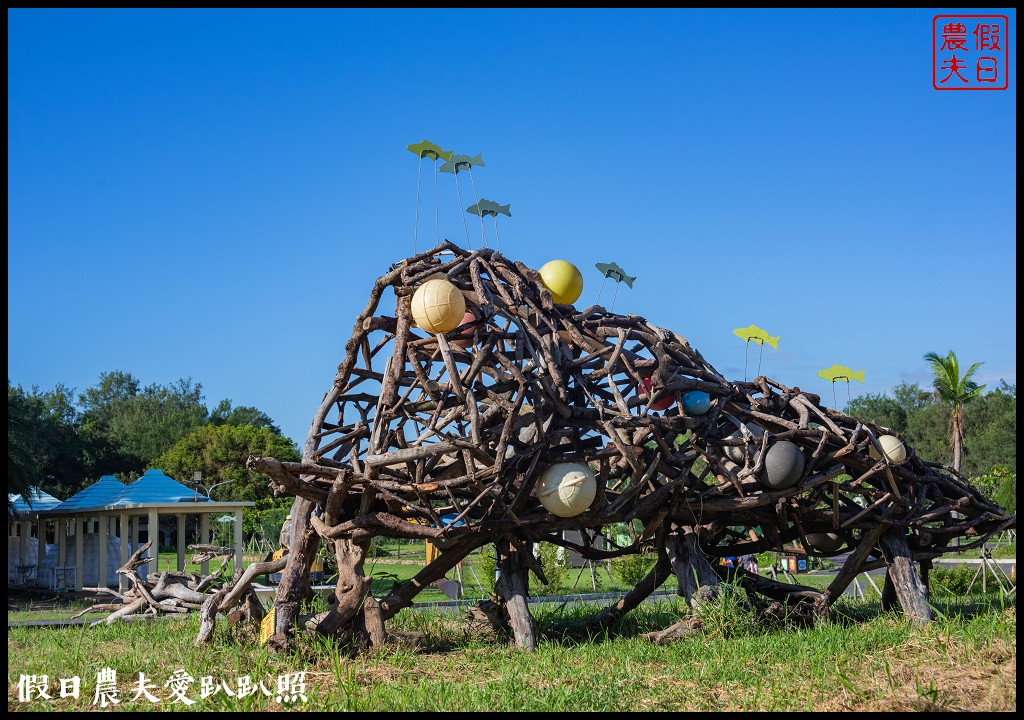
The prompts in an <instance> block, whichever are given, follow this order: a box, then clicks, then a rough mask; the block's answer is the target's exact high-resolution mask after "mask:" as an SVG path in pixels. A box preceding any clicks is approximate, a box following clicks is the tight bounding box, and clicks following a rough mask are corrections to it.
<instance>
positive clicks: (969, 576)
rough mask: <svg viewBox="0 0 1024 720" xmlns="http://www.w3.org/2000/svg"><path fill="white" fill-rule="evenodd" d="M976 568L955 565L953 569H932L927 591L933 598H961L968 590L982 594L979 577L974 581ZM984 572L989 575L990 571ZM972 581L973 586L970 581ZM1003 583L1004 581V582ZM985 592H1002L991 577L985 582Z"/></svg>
mask: <svg viewBox="0 0 1024 720" xmlns="http://www.w3.org/2000/svg"><path fill="white" fill-rule="evenodd" d="M977 572H978V567H976V566H972V565H955V566H954V567H950V568H945V567H940V568H934V569H932V571H931V572H930V573H929V574H928V589H929V591H930V592H931V594H932V595H934V596H935V597H963V596H964V595H967V593H968V588H970V592H972V593H979V594H980V593H981V592H982V583H981V576H980V575H979V576H978V579H977V580H974V575H975V573H977ZM985 572H988V573H991V571H990V570H986V571H985ZM972 580H974V585H973V586H972V585H971V581H972ZM1004 582H1005V580H1004ZM985 590H986V592H988V593H999V592H1002V591H1001V590H1000V588H999V583H997V582H996V581H995V579H994V578H992V577H991V576H990V577H988V578H987V580H986V582H985Z"/></svg>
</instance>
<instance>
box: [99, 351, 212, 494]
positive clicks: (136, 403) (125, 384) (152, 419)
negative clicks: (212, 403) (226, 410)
mask: <svg viewBox="0 0 1024 720" xmlns="http://www.w3.org/2000/svg"><path fill="white" fill-rule="evenodd" d="M79 404H80V405H81V407H82V409H83V423H84V424H85V426H86V427H88V428H90V429H92V430H93V431H94V433H95V434H96V435H97V436H99V437H105V438H106V439H107V440H108V441H109V443H110V444H111V445H112V446H113V447H115V448H116V449H117V451H118V454H119V455H120V456H121V461H122V463H123V467H122V470H123V471H124V472H126V473H128V474H133V475H134V474H140V473H142V472H144V471H145V470H146V468H148V467H151V466H152V461H153V459H154V458H156V457H158V456H159V455H160V454H161V453H163V452H165V451H167V450H168V449H169V448H170V447H171V446H173V445H174V443H176V442H177V441H178V440H180V439H181V438H183V437H185V436H186V435H187V434H188V433H190V432H191V431H192V430H194V429H195V428H197V427H199V426H201V425H203V424H204V423H205V422H206V420H207V416H208V415H209V411H208V410H207V408H206V406H205V405H204V404H203V395H202V386H201V385H198V384H196V385H193V384H192V380H191V379H181V380H178V382H177V383H173V384H171V385H157V384H155V383H154V384H152V385H147V386H146V387H141V383H140V382H139V381H138V380H137V379H136V378H134V377H133V376H132V375H131V373H126V372H121V371H114V372H109V373H101V374H100V382H99V384H98V385H97V386H96V387H93V388H89V389H87V390H86V391H85V392H84V393H83V394H81V395H80V396H79Z"/></svg>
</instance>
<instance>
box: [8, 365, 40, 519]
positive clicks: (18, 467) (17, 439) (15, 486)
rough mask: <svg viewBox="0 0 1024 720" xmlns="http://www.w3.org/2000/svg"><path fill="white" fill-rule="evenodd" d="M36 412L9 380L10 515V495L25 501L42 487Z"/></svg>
mask: <svg viewBox="0 0 1024 720" xmlns="http://www.w3.org/2000/svg"><path fill="white" fill-rule="evenodd" d="M33 419H34V418H33V413H32V411H31V408H30V406H29V402H28V398H27V397H26V396H25V393H24V391H22V389H21V387H20V386H19V387H17V388H15V387H12V386H11V380H10V378H8V379H7V514H8V515H10V514H11V512H12V510H13V506H12V504H11V496H13V495H21V496H22V497H23V498H25V499H26V500H27V499H28V498H29V495H30V493H31V492H32V491H33V490H35V489H37V488H38V487H39V485H40V478H39V474H38V472H37V465H36V464H35V462H34V460H33V458H34V457H35V456H36V454H37V449H36V447H35V444H36V443H35V439H36V435H35V433H34V431H33V424H32V421H33Z"/></svg>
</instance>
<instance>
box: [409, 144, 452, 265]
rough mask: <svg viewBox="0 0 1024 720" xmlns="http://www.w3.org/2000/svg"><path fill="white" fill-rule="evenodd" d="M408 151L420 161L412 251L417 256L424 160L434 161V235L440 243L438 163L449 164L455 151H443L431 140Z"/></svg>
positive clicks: (414, 145)
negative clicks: (442, 161)
mask: <svg viewBox="0 0 1024 720" xmlns="http://www.w3.org/2000/svg"><path fill="white" fill-rule="evenodd" d="M406 149H407V150H408V151H409V152H411V153H413V154H414V155H415V156H416V157H418V158H419V159H420V164H419V169H418V170H417V171H416V225H415V226H414V228H413V232H412V251H413V254H415V253H416V240H417V238H418V237H419V233H420V178H421V176H422V174H423V158H430V159H431V160H433V161H434V235H435V237H436V239H437V241H438V242H440V229H439V227H438V216H437V161H438V160H444V161H445V162H447V161H448V160H450V159H451V157H452V155H453V154H454V153H455V151H454V150H442V149H441V146H440V145H435V144H434V143H432V142H430V141H429V140H423V141H421V142H418V143H414V144H412V145H407V146H406Z"/></svg>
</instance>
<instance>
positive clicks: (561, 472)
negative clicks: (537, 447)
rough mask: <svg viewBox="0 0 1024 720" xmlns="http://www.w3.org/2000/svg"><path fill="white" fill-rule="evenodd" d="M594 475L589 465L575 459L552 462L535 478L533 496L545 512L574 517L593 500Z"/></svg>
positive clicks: (595, 484) (594, 491) (595, 481)
mask: <svg viewBox="0 0 1024 720" xmlns="http://www.w3.org/2000/svg"><path fill="white" fill-rule="evenodd" d="M596 495H597V479H596V478H595V477H594V471H593V470H591V469H590V466H589V465H586V464H585V463H578V462H566V463H555V464H554V465H552V466H551V467H549V468H548V469H547V470H545V471H544V472H543V473H542V474H541V476H540V480H539V481H538V482H537V498H538V499H539V500H540V504H541V505H543V506H544V509H546V510H547V511H548V512H549V513H551V514H552V515H557V516H558V517H575V516H576V515H579V514H580V513H582V512H583V511H585V510H586V509H587V508H588V507H590V503H592V502H594V497H595V496H596Z"/></svg>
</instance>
